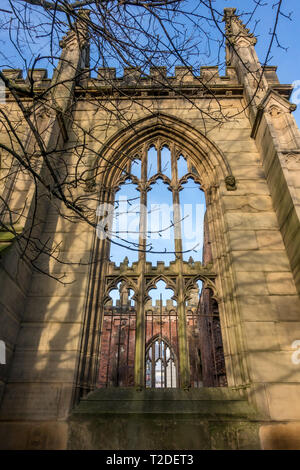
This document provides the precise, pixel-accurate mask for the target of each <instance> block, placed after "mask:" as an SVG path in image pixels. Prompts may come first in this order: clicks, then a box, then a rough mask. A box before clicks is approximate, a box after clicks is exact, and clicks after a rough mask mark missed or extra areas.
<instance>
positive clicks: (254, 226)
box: [224, 212, 278, 230]
mask: <svg viewBox="0 0 300 470" xmlns="http://www.w3.org/2000/svg"><path fill="white" fill-rule="evenodd" d="M224 217H225V223H226V227H227V230H264V229H266V230H268V229H269V230H272V229H278V224H277V219H276V215H275V213H274V212H263V213H257V214H253V213H249V212H243V213H240V212H239V213H235V212H227V213H225V216H224Z"/></svg>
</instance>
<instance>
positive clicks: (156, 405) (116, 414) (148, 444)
mask: <svg viewBox="0 0 300 470" xmlns="http://www.w3.org/2000/svg"><path fill="white" fill-rule="evenodd" d="M258 429H259V422H258V421H257V416H256V413H255V411H254V410H253V409H252V408H251V406H250V405H249V403H248V402H247V400H246V399H245V398H243V397H242V396H241V394H240V392H237V391H234V390H230V389H225V388H224V389H208V388H206V389H198V390H196V389H194V390H190V391H183V390H178V389H173V390H172V389H168V390H155V391H154V390H143V391H136V390H134V389H98V390H96V391H94V392H92V393H90V394H89V395H88V396H87V397H86V398H84V399H82V400H81V402H80V403H79V405H78V406H77V407H76V408H75V409H74V410H73V412H72V415H71V416H70V419H69V438H68V448H69V449H91V450H101V449H105V450H109V449H114V450H122V449H124V450H126V449H131V450H139V449H146V450H152V449H156V450H157V449H160V450H184V449H190V450H196V449H260V443H259V435H258Z"/></svg>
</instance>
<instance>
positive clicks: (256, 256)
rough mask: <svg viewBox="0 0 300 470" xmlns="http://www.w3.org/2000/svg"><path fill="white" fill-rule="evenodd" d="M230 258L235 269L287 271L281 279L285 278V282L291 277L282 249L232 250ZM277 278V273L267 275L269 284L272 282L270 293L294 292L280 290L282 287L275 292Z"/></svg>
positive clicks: (287, 261)
mask: <svg viewBox="0 0 300 470" xmlns="http://www.w3.org/2000/svg"><path fill="white" fill-rule="evenodd" d="M232 260H233V265H234V268H235V270H236V271H252V272H255V271H264V272H269V271H271V272H272V271H288V273H286V276H283V277H282V279H285V280H286V282H288V279H290V278H291V274H290V264H289V260H288V258H287V255H286V253H285V252H284V251H277V252H274V251H262V250H256V251H253V250H252V251H251V250H249V251H234V252H233V253H232ZM279 277H280V274H279ZM277 278H278V275H277V273H276V274H274V273H272V275H271V274H270V275H269V280H270V285H271V284H272V283H273V291H272V292H271V293H272V294H281V293H286V294H294V293H295V291H292V292H290V291H289V292H282V288H281V291H280V292H277V291H276V288H277V287H278V288H279V286H278V285H277V284H276V279H277Z"/></svg>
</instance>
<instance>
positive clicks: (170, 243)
mask: <svg viewBox="0 0 300 470" xmlns="http://www.w3.org/2000/svg"><path fill="white" fill-rule="evenodd" d="M128 158H129V161H131V163H130V165H128V163H126V171H123V172H121V174H120V176H119V179H118V181H117V184H116V185H115V186H114V188H113V193H114V194H113V198H114V201H115V211H114V220H113V221H112V223H111V225H110V227H109V232H110V234H111V239H112V241H114V240H117V241H118V244H116V245H114V243H111V244H110V246H109V245H107V246H106V248H107V252H109V256H110V257H108V259H107V261H106V263H105V274H104V275H103V282H104V289H103V292H104V293H103V294H102V297H103V304H102V305H103V307H102V310H103V313H102V327H101V337H100V354H99V370H100V373H99V378H98V386H99V387H103V386H131V385H133V384H135V386H139V387H154V388H160V387H169V386H170V387H179V386H180V387H183V388H187V387H190V386H192V387H200V386H202V385H203V377H202V375H203V370H202V368H203V364H206V366H207V364H209V361H210V360H209V359H207V358H206V359H205V360H203V359H202V357H201V356H202V355H203V354H206V355H207V356H209V357H212V358H214V357H215V354H216V352H215V351H214V350H213V348H214V347H215V345H214V344H213V341H212V340H211V337H210V339H208V340H207V341H206V342H205V341H202V344H201V340H200V338H201V334H200V330H201V324H203V321H202V323H201V320H200V319H201V315H204V314H205V315H206V316H210V317H212V318H213V315H215V313H214V312H213V310H212V308H210V309H208V310H206V311H205V313H203V308H202V307H200V304H201V296H202V299H203V298H204V297H203V296H204V294H203V292H204V293H205V292H207V290H208V289H210V290H211V292H213V291H214V289H215V286H214V278H215V273H214V272H212V271H210V269H209V268H208V267H207V260H208V258H209V257H208V256H207V253H206V255H205V253H203V252H202V248H203V238H204V237H203V233H204V225H205V195H204V192H203V191H202V188H201V181H200V177H199V175H198V173H197V170H196V168H195V167H194V166H193V165H192V162H191V161H190V159H189V157H188V155H186V154H185V152H184V151H183V150H182V149H180V148H177V146H176V145H175V144H174V143H173V142H169V141H166V140H162V139H160V138H157V139H156V140H155V139H154V140H153V141H151V142H147V143H146V144H144V145H143V146H142V147H141V148H140V149H138V150H136V151H135V153H134V154H133V156H132V157H130V155H129V156H128ZM128 172H130V174H128ZM124 188H125V189H126V191H124ZM125 193H126V194H127V196H128V198H127V201H125V200H123V201H122V200H121V199H120V196H122V194H125ZM116 203H117V204H116ZM196 203H198V205H199V207H200V208H201V207H202V212H201V213H199V214H196V213H195V210H194V209H195V205H196ZM164 205H165V212H163V211H162V206H164ZM150 206H151V207H150ZM187 206H191V207H189V208H188V210H187ZM124 213H126V215H127V231H126V230H120V228H122V224H120V221H121V219H122V216H123V215H124ZM132 213H134V214H135V215H136V220H135V226H134V225H131V224H129V225H128V217H129V218H130V214H132ZM196 215H198V219H197V222H198V224H197V223H196V224H194V226H193V222H194V221H195V216H196ZM117 221H118V222H119V225H118V226H117V225H116V222H117ZM137 221H138V222H137ZM187 221H189V222H190V224H189V223H187ZM192 232H195V236H196V237H198V238H197V239H196V240H192V239H191V234H192ZM162 234H164V237H163V236H162ZM133 235H134V236H133ZM114 237H115V238H114ZM120 241H121V242H122V243H121V244H122V245H124V246H125V247H120ZM106 243H108V242H107V240H106ZM128 246H131V247H134V248H135V250H132V251H131V252H128V250H127V248H126V247H128ZM193 248H194V251H193ZM205 250H206V248H205V246H204V251H205ZM131 253H134V255H133V256H132V254H131ZM123 255H125V256H123ZM203 258H205V261H206V263H205V265H204V264H203V263H202V259H203ZM122 259H123V261H122ZM121 277H122V282H121V283H120V279H121ZM199 280H201V288H200V289H199V286H197V282H198V284H199ZM161 281H164V283H165V287H166V289H172V291H173V295H172V298H171V299H170V298H169V299H167V300H166V302H167V303H166V305H163V302H164V300H165V299H163V298H160V299H156V304H155V305H154V306H153V305H151V292H152V290H153V289H155V288H156V287H157V285H158V284H159V282H161ZM118 282H119V292H120V295H119V304H118V305H112V304H111V303H110V304H109V302H108V303H107V298H108V292H109V289H110V290H111V288H112V286H117V284H118ZM202 283H203V285H202ZM126 289H127V290H129V289H132V291H133V292H134V294H133V296H132V299H133V300H132V301H131V304H129V303H128V298H129V297H128V295H127V297H126V295H125V297H124V290H126ZM121 291H122V292H123V294H122V292H121ZM105 292H106V294H105ZM201 292H202V293H201ZM124 298H125V299H127V300H126V301H125V300H124ZM105 299H106V303H105V302H104V300H105ZM171 302H172V305H171ZM174 303H175V305H174ZM216 305H217V303H216ZM214 328H217V329H218V328H219V327H214ZM218 334H219V333H218ZM211 336H212V335H211ZM219 336H220V335H219ZM109 338H110V339H109ZM218 347H219V353H218V354H219V356H220V357H221V356H222V354H223V350H222V339H221V343H220V342H219V346H218ZM133 348H134V352H133ZM220 348H221V349H220ZM206 350H209V351H208V352H207V351H206ZM220 351H221V353H220ZM157 354H158V355H157ZM205 361H206V362H205ZM221 362H222V361H221ZM218 364H220V361H219V362H218V361H216V360H215V361H213V360H211V365H212V368H216V367H218ZM105 367H106V379H105V374H104V369H105ZM224 367H225V363H223V362H222V368H223V369H224ZM126 368H127V372H124V371H125V370H126ZM107 370H110V372H107ZM128 371H130V372H128ZM212 374H215V375H218V372H217V371H216V370H214V371H212ZM223 375H224V374H223ZM225 382H226V380H225V379H224V380H223V381H222V380H221V381H219V383H218V384H217V385H225V384H226V383H225ZM204 385H205V384H204Z"/></svg>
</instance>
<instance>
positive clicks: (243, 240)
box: [228, 230, 258, 251]
mask: <svg viewBox="0 0 300 470" xmlns="http://www.w3.org/2000/svg"><path fill="white" fill-rule="evenodd" d="M228 237H229V244H230V249H231V250H233V251H235V250H257V248H258V245H257V240H256V236H255V232H254V231H253V230H234V231H232V232H228Z"/></svg>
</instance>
